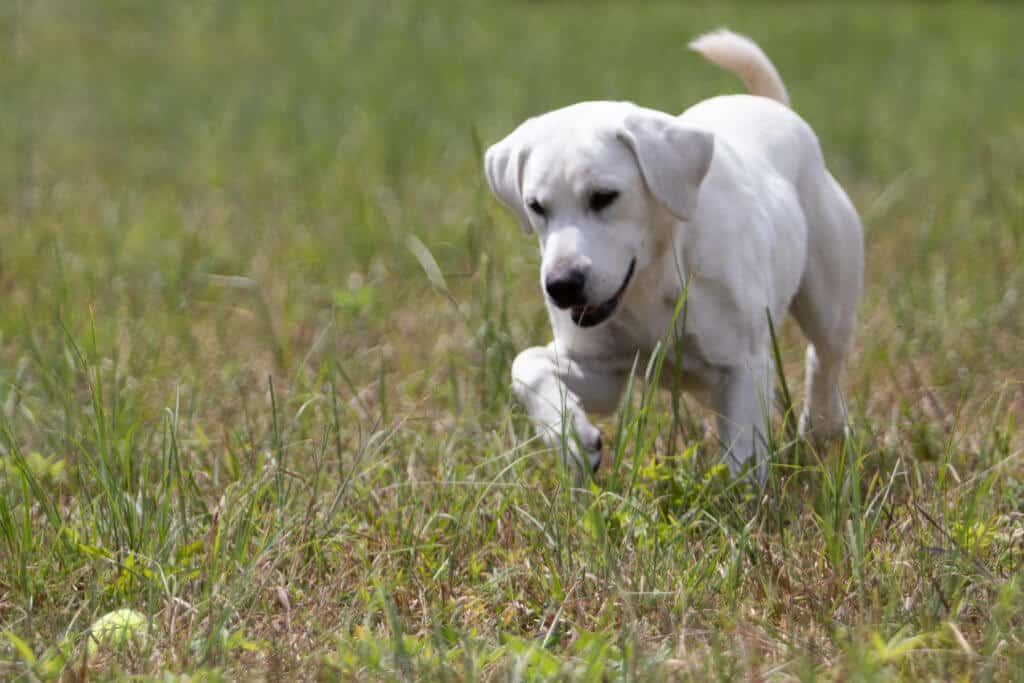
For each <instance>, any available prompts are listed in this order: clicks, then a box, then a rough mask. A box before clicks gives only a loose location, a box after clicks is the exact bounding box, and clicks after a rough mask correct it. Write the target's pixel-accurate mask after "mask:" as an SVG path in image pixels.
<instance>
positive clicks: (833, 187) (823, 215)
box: [791, 171, 864, 443]
mask: <svg viewBox="0 0 1024 683" xmlns="http://www.w3.org/2000/svg"><path fill="white" fill-rule="evenodd" d="M812 190H813V191H812V192H809V193H807V192H805V193H804V194H803V197H802V203H803V205H804V210H805V212H806V213H807V224H808V248H807V263H806V267H805V270H804V275H803V279H802V280H801V283H800V288H799V290H798V291H797V293H796V296H795V297H794V299H793V303H792V306H791V311H792V313H793V317H795V318H796V320H797V322H798V323H799V324H800V328H801V329H802V330H803V332H804V334H805V335H806V336H807V338H808V340H809V341H810V345H809V346H808V347H807V379H806V382H807V385H806V386H807V395H806V399H805V400H806V403H805V404H804V409H803V413H802V414H801V416H800V433H801V434H802V435H804V436H806V437H809V438H811V439H812V440H813V441H815V442H818V443H821V442H824V441H825V440H828V439H832V438H835V437H838V436H840V435H841V434H842V432H843V428H844V427H845V425H846V409H845V407H844V405H843V401H842V396H841V394H840V388H839V381H840V376H841V375H842V372H843V368H844V367H845V365H846V358H847V356H848V355H849V353H850V349H851V347H852V345H853V334H854V329H855V327H856V324H857V307H858V305H859V303H860V297H861V289H862V287H863V277H864V275H863V273H864V243H863V239H864V238H863V230H862V228H861V224H860V219H859V218H858V217H857V213H856V211H855V210H854V208H853V205H852V204H851V203H850V200H849V198H848V197H847V196H846V193H845V192H843V190H842V189H841V188H840V187H839V185H838V184H837V183H836V182H835V180H833V178H832V176H831V175H829V174H828V172H827V171H825V172H824V176H823V177H820V178H819V179H818V183H816V186H815V187H813V188H812Z"/></svg>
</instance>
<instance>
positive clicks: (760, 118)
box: [485, 30, 864, 480]
mask: <svg viewBox="0 0 1024 683" xmlns="http://www.w3.org/2000/svg"><path fill="white" fill-rule="evenodd" d="M690 47H692V48H693V49H694V50H696V51H697V52H699V53H701V54H702V55H704V57H706V58H707V59H709V60H710V61H712V62H714V63H716V64H718V65H720V66H722V67H724V68H726V69H729V70H730V71H733V72H735V73H736V74H737V75H739V76H740V77H741V78H742V79H743V80H744V82H745V83H746V85H747V87H748V89H749V90H750V92H751V93H752V95H730V96H723V97H714V98H712V99H709V100H705V101H703V102H700V103H699V104H697V105H695V106H693V107H691V108H690V109H688V110H686V111H685V112H683V114H682V115H680V116H679V117H673V116H669V115H668V114H664V113H661V112H658V111H654V110H651V109H646V108H643V107H638V106H636V105H634V104H631V103H628V102H584V103H581V104H575V105H572V106H569V107H566V108H564V109H559V110H557V111H553V112H550V113H547V114H544V115H542V116H538V117H536V118H531V119H529V120H527V121H526V122H525V123H523V124H522V125H521V126H519V127H518V128H517V129H516V130H515V131H513V132H512V133H511V134H510V135H509V136H508V137H506V138H505V139H504V140H502V141H501V142H498V143H497V144H495V145H493V146H492V147H491V148H490V149H489V150H488V151H487V155H486V160H485V166H486V174H487V180H488V182H489V184H490V186H491V189H492V190H493V192H494V194H495V195H496V196H497V197H498V199H500V200H501V202H502V203H503V204H505V205H506V206H507V207H508V208H509V209H511V210H512V212H513V213H514V214H515V215H516V218H517V219H518V220H519V223H520V224H521V225H522V227H523V230H524V231H526V232H527V233H529V232H531V231H536V232H537V234H538V236H539V238H540V247H541V253H542V263H541V286H542V287H543V289H544V291H545V293H546V295H547V296H546V303H547V307H548V313H549V316H550V319H551V326H552V328H553V330H554V341H553V342H551V343H550V344H548V345H547V346H538V347H533V348H529V349H526V350H525V351H523V352H522V353H520V354H519V355H518V356H517V357H516V359H515V362H514V363H513V366H512V378H513V387H514V391H515V393H516V396H517V397H518V398H519V400H520V401H522V403H523V404H524V406H525V408H526V410H527V412H528V413H529V415H530V417H531V419H532V421H533V422H534V423H535V424H536V425H537V427H538V429H539V433H540V434H541V436H542V437H543V438H544V439H545V441H546V442H547V443H548V444H549V445H551V446H552V447H554V448H556V449H558V450H559V452H560V453H561V454H562V456H563V458H564V459H565V460H567V461H568V462H570V463H573V464H575V465H577V466H579V467H581V468H582V467H584V466H587V465H589V466H590V467H592V468H594V469H596V468H597V466H598V465H599V464H600V460H601V435H600V432H599V431H598V429H597V428H596V427H594V425H593V424H592V423H591V422H590V420H589V419H588V417H587V412H590V411H593V412H597V413H601V412H611V411H614V410H615V409H616V407H617V406H618V403H619V401H620V399H621V396H622V394H623V391H624V389H625V386H626V383H627V381H628V377H629V374H630V371H631V369H632V368H633V367H634V359H635V358H637V355H638V354H639V357H640V364H639V367H641V368H642V367H644V364H645V361H646V359H647V358H648V357H649V356H650V354H651V353H652V352H654V350H655V349H656V347H657V345H658V343H659V341H664V340H668V343H669V344H671V345H673V346H674V347H675V348H670V349H669V350H668V352H667V355H666V361H665V362H666V366H665V370H664V371H663V373H662V378H663V380H666V381H667V379H668V378H669V376H670V373H673V372H674V373H676V374H677V375H678V376H680V379H681V381H682V386H683V387H684V388H686V389H687V390H688V391H690V392H692V393H694V394H695V395H696V396H697V397H698V398H699V399H701V400H702V401H704V402H705V403H706V404H710V406H711V407H712V408H713V409H714V411H715V412H716V414H717V416H718V419H717V425H718V433H719V439H720V441H721V444H722V449H723V457H724V458H725V460H726V462H727V463H728V465H729V469H730V472H731V473H732V474H733V475H734V476H735V475H736V474H737V473H739V472H740V470H741V469H742V468H743V467H744V465H746V464H747V461H748V460H750V459H751V458H755V460H754V462H755V463H756V470H757V475H758V477H759V478H760V479H762V480H763V478H764V476H765V473H766V471H767V470H766V468H767V462H766V461H767V458H766V453H765V451H766V449H765V443H764V439H763V434H764V429H763V426H764V425H765V420H766V418H767V417H768V415H769V414H770V413H769V407H770V406H771V404H772V402H773V389H774V371H773V361H772V353H771V341H770V333H769V323H768V320H769V318H768V316H769V314H770V315H771V319H772V321H773V322H774V324H775V326H776V327H778V326H780V325H781V323H782V320H783V318H784V317H785V315H786V313H787V312H789V311H792V312H793V315H794V317H795V318H796V320H797V322H798V323H799V324H800V327H801V329H802V330H803V332H804V333H805V334H806V336H807V338H808V339H809V340H810V342H811V343H810V345H809V346H808V347H807V399H806V401H807V402H806V406H805V407H804V409H803V413H802V415H801V419H800V430H801V433H803V434H805V435H808V436H812V437H814V438H815V439H816V440H820V439H826V438H829V437H834V436H836V435H837V434H841V432H842V430H843V427H844V424H845V419H846V415H845V410H844V405H843V402H842V400H841V397H840V392H839V377H840V373H841V372H842V369H843V366H844V363H845V360H846V356H847V354H848V352H849V351H850V347H851V344H852V339H853V332H854V327H855V324H856V318H857V306H858V303H859V301H860V296H861V289H862V281H863V266H864V252H863V234H862V232H863V231H862V228H861V224H860V219H859V218H858V216H857V212H856V210H855V209H854V208H853V205H852V203H851V202H850V200H849V198H848V197H847V195H846V193H845V192H844V191H843V189H842V188H841V187H840V186H839V185H838V184H837V183H836V181H835V180H834V179H833V178H832V175H831V174H830V173H829V172H828V169H826V167H825V162H824V160H823V159H822V153H821V148H820V146H819V145H818V140H817V138H816V137H815V135H814V132H813V131H812V130H811V128H810V126H808V125H807V123H806V122H804V120H803V119H801V118H800V117H799V116H798V115H797V114H795V113H794V112H793V111H792V110H791V109H790V108H789V107H788V103H789V101H788V97H787V94H786V89H785V86H784V85H783V84H782V80H781V78H780V77H779V74H778V72H777V71H776V70H775V67H774V66H773V65H772V63H771V62H770V61H769V60H768V58H767V56H765V54H764V52H762V51H761V49H760V48H759V47H758V46H757V45H756V44H754V43H753V42H752V41H750V40H749V39H747V38H744V37H743V36H740V35H737V34H735V33H731V32H729V31H726V30H721V31H718V32H715V33H710V34H707V35H704V36H702V37H700V38H698V39H697V40H696V41H694V42H693V43H691V45H690ZM684 288H686V305H685V310H686V316H685V320H682V319H678V318H677V324H676V329H675V330H674V334H669V332H670V330H669V328H670V327H671V325H672V319H673V314H674V312H675V310H676V304H677V302H678V301H679V300H680V296H681V294H682V292H683V290H684ZM680 344H681V345H682V347H681V348H679V347H678V345H680ZM670 363H674V365H673V366H672V367H669V364H670Z"/></svg>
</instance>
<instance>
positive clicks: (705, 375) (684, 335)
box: [600, 301, 723, 393]
mask: <svg viewBox="0 0 1024 683" xmlns="http://www.w3.org/2000/svg"><path fill="white" fill-rule="evenodd" d="M659 303H665V302H659ZM674 304H675V302H674V301H673V302H672V305H671V306H667V305H664V306H662V307H660V308H663V309H664V310H658V311H652V310H648V311H644V312H643V313H644V315H637V314H636V313H635V312H633V311H628V310H627V311H622V312H621V313H620V315H618V316H616V317H615V318H614V319H612V320H611V321H609V324H608V326H607V330H605V334H604V335H603V339H602V340H601V342H600V343H601V345H602V347H603V349H602V351H603V354H602V355H607V356H612V357H615V358H616V359H617V361H618V362H617V363H616V364H620V365H625V366H628V367H632V365H633V362H634V359H637V365H636V368H637V372H638V373H639V374H641V375H643V374H644V373H645V372H646V370H647V367H648V365H649V364H650V363H651V361H652V360H653V358H654V354H655V352H657V353H659V354H660V353H661V352H662V345H664V346H665V349H664V354H665V355H664V364H663V367H662V371H661V383H662V384H663V385H665V386H679V387H681V388H682V389H685V390H687V391H691V392H696V393H700V392H703V391H707V390H710V389H711V388H712V387H714V386H715V385H717V384H718V383H719V381H720V380H721V377H722V374H723V368H722V367H721V366H720V365H717V364H715V363H714V362H713V361H712V356H711V355H710V354H709V353H707V344H708V340H707V339H704V338H703V336H702V335H701V334H700V333H699V331H695V330H694V329H693V328H692V327H689V329H686V328H687V327H688V326H684V321H682V320H680V318H681V317H682V316H681V315H680V316H678V317H676V325H675V327H676V334H669V330H670V328H671V327H672V320H673V314H674V312H675V310H674V308H675V305H674Z"/></svg>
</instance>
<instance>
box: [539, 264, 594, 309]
mask: <svg viewBox="0 0 1024 683" xmlns="http://www.w3.org/2000/svg"><path fill="white" fill-rule="evenodd" d="M586 281H587V276H586V275H585V274H584V273H583V271H582V270H580V269H579V268H566V269H565V270H559V271H556V272H553V273H549V274H548V276H547V277H546V278H545V279H544V289H546V290H547V291H548V296H549V297H551V300H552V301H554V302H555V305H556V306H558V307H559V308H569V307H570V306H581V305H583V304H585V303H586V301H584V300H583V285H584V284H586Z"/></svg>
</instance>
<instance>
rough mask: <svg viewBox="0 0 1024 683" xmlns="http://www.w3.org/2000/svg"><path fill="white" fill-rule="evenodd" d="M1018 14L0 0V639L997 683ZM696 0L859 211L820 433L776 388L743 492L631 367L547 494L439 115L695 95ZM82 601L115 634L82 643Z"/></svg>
mask: <svg viewBox="0 0 1024 683" xmlns="http://www.w3.org/2000/svg"><path fill="white" fill-rule="evenodd" d="M1022 20H1024V9H1021V8H1017V7H1016V6H1014V5H1012V4H980V3H979V4H971V5H950V4H944V3H921V4H912V5H899V6H891V5H883V4H870V5H859V4H858V6H853V4H851V3H846V4H834V5H833V4H828V5H825V4H822V5H818V4H814V5H811V4H792V5H790V4H775V3H772V4H770V5H769V4H761V3H744V4H738V3H736V4H734V3H719V2H716V3H707V4H700V3H694V4H690V5H687V6H683V4H682V3H674V2H671V3H670V2H665V3H645V4H643V5H642V6H634V5H632V4H629V3H573V2H559V3H531V2H519V3H497V2H495V3H484V4H481V3H458V2H455V1H454V0H452V1H450V2H441V3H432V4H431V3H415V2H411V0H395V1H394V2H390V3H369V2H359V1H357V2H351V3H296V6H292V5H291V4H288V3H277V2H271V1H269V0H250V1H247V2H244V3H241V2H231V1H230V0H219V1H215V2H196V1H193V0H183V1H181V2H173V3H133V2H127V1H125V0H115V1H112V2H105V3H72V2H66V0H37V1H35V2H28V1H27V0H14V1H13V2H9V3H6V4H4V5H3V6H2V8H0V45H2V46H3V51H4V55H5V58H4V59H2V60H0V84H2V91H3V93H4V106H3V107H2V108H0V152H2V153H0V677H3V678H5V679H7V680H51V679H57V678H60V677H62V676H63V677H64V678H65V679H67V680H84V678H85V677H92V678H127V677H133V679H134V680H137V679H139V678H142V679H154V680H190V679H193V678H195V679H201V680H235V679H248V678H252V677H258V678H265V679H267V680H291V679H295V678H319V679H322V680H336V679H342V680H348V679H353V678H355V679H367V680H371V679H398V680H401V679H421V680H422V679H434V680H465V679H487V680H505V679H508V680H519V679H530V680H548V679H561V680H565V679H575V680H599V679H602V678H606V679H609V680H611V679H638V680H645V679H650V680H664V679H665V678H677V679H705V678H749V679H760V678H768V677H771V678H779V679H801V680H812V679H819V678H820V679H826V680H828V679H840V680H854V679H856V680H868V679H879V680H881V679H885V680H888V679H891V678H894V677H896V678H903V679H914V680H916V679H972V680H974V679H977V680H1006V679H1014V678H1016V679H1020V678H1021V676H1022V674H1021V672H1022V671H1024V623H1022V621H1024V610H1022V609H1021V605H1022V604H1024V574H1022V560H1024V464H1022V452H1024V451H1022V449H1024V430H1022V426H1021V420H1022V417H1024V384H1022V379H1024V378H1022V375H1021V369H1022V360H1024V316H1022V315H1021V311H1022V310H1024V309H1022V303H1021V297H1022V293H1024V266H1022V265H1021V264H1022V263H1024V239H1022V238H1024V234H1022V226H1024V193H1022V191H1021V187H1024V184H1022V180H1024V157H1022V156H1021V154H1020V150H1021V149H1024V117H1022V114H1021V112H1024V90H1022V89H1021V88H1019V87H1017V86H1018V84H1019V83H1020V81H1021V77H1022V75H1024V61H1022V59H1021V56H1020V50H1019V36H1018V33H1019V32H1018V30H1017V27H1018V26H1019V25H1020V23H1021V21H1022ZM723 24H724V25H729V26H730V27H732V28H734V29H736V30H740V31H744V32H747V33H750V34H751V35H753V36H755V37H756V38H757V39H758V41H759V42H761V44H762V45H763V46H764V47H765V49H766V50H767V52H768V53H769V54H770V55H771V56H772V57H773V59H774V60H775V61H776V63H777V65H778V66H779V69H780V71H781V72H782V74H783V77H784V78H785V80H786V83H787V85H788V87H789V90H790V93H791V95H792V98H793V101H794V103H795V107H796V108H797V109H798V111H800V112H801V113H802V114H803V115H804V116H805V117H806V118H807V119H808V120H809V121H810V122H812V124H813V125H814V127H815V129H816V130H817V131H818V133H819V135H820V137H821V140H822V144H823V146H824V148H825V151H826V156H827V158H828V160H829V162H830V165H831V167H832V169H833V171H834V172H835V174H836V175H837V176H838V178H839V179H840V180H841V182H842V183H843V184H844V186H846V187H847V188H848V189H849V190H850V192H851V194H852V196H853V198H854V200H855V203H856V204H857V206H858V207H859V208H860V210H861V212H862V214H863V216H864V218H865V223H866V228H867V256H868V272H867V293H866V298H865V301H864V305H863V307H862V316H861V318H862V322H861V325H860V328H859V332H858V339H857V347H856V352H855V354H854V356H853V359H852V363H851V367H850V369H849V372H848V374H847V377H846V380H845V386H846V389H847V396H846V398H847V400H848V403H849V406H850V408H851V413H852V415H853V416H854V423H853V429H852V432H851V437H850V438H849V439H848V440H847V441H846V442H845V443H844V444H841V445H838V446H836V447H835V448H834V449H833V450H831V451H829V452H823V453H814V452H811V451H809V450H808V449H807V448H806V447H804V446H802V445H800V444H797V443H795V442H794V441H793V440H792V439H791V438H790V436H789V433H788V432H787V431H786V429H785V428H784V424H783V420H782V419H781V417H780V418H779V419H778V420H777V422H776V425H775V427H776V428H775V429H774V430H773V431H774V434H775V436H774V444H773V448H774V449H775V451H776V462H777V466H776V467H775V468H774V469H773V472H772V476H771V482H770V485H769V488H768V490H767V491H766V492H765V494H764V495H763V496H755V497H752V492H751V491H749V490H745V489H742V488H737V487H735V486H731V485H729V484H728V482H727V481H726V479H725V477H724V476H723V474H722V472H721V471H720V469H718V468H716V467H713V466H712V461H713V458H712V456H713V453H714V437H713V435H708V434H706V433H705V428H704V425H705V417H706V414H705V413H704V412H702V411H701V410H700V409H699V408H697V407H696V406H695V405H693V404H692V403H691V402H689V401H688V400H686V399H681V398H680V397H679V396H678V395H675V394H673V393H671V392H658V391H654V390H652V389H651V388H650V385H649V383H647V382H646V381H645V378H649V376H650V373H653V372H655V369H653V368H651V369H644V368H641V369H640V372H639V373H638V376H637V378H636V379H635V380H634V383H633V386H632V388H631V399H630V400H629V401H627V403H626V405H625V406H624V408H623V410H622V411H621V413H620V415H618V416H616V417H613V418H610V419H608V420H606V421H605V422H604V423H603V427H604V431H605V435H606V437H609V438H606V440H605V442H606V443H608V444H613V445H614V446H613V449H612V450H613V452H612V453H611V457H610V458H609V460H611V461H613V466H611V467H608V466H606V468H605V469H604V470H603V471H602V472H601V473H600V474H599V475H598V477H597V479H596V481H595V483H594V484H593V485H591V486H589V487H588V488H585V489H580V490H573V487H572V485H571V484H572V477H571V476H570V475H567V474H566V473H565V472H563V471H562V470H561V468H560V467H558V466H557V464H556V463H557V459H556V457H555V456H554V455H553V454H551V453H549V452H545V451H544V450H543V449H542V448H541V447H540V446H539V445H538V444H537V443H536V441H535V440H533V439H532V438H531V437H530V430H529V428H528V425H527V424H526V422H525V420H524V417H523V415H522V413H521V412H520V410H519V409H518V408H517V407H516V405H515V404H514V401H513V400H512V398H511V396H510V391H509V386H508V384H509V366H510V363H511V361H512V359H513V358H514V356H515V354H516V353H517V351H519V350H521V349H523V348H525V347H526V346H528V345H530V344H536V343H542V342H544V341H546V340H547V338H548V335H549V332H548V330H547V323H546V317H545V314H544V311H543V307H542V305H541V301H540V296H539V292H538V287H537V284H536V278H537V263H538V258H537V255H536V247H535V245H534V244H533V243H532V241H531V240H528V239H524V238H522V236H521V235H520V234H519V231H518V228H516V227H515V225H514V223H513V221H512V220H511V218H510V217H509V216H507V215H506V214H505V213H504V212H503V211H502V210H501V209H500V207H499V206H498V205H497V203H496V202H495V201H494V200H492V199H491V198H490V196H489V194H488V192H487V190H486V186H485V183H484V181H483V178H482V172H481V160H480V157H481V149H482V147H484V146H485V145H486V144H488V143H489V142H490V141H493V140H496V139H498V138H499V137H500V136H501V135H503V134H504V133H505V132H507V131H508V130H510V129H511V128H512V127H513V126H514V125H516V124H517V123H518V122H519V121H521V120H522V119H523V118H525V117H526V116H528V115H531V114H535V113H538V112H541V111H544V110H547V109H551V108H554V107H557V106H560V105H564V104H567V103H569V102H572V101H576V100H580V99H594V98H610V99H615V98H622V99H631V100H634V101H637V102H640V103H643V104H646V105H649V106H653V107H656V108H660V109H665V110H669V111H673V110H676V111H677V110H681V109H682V108H684V107H685V106H687V105H688V104H689V103H692V102H694V101H697V100H699V99H701V98H703V97H706V96H709V95H712V94H715V93H721V92H732V91H736V90H738V89H739V87H740V86H739V84H738V83H737V82H736V81H735V80H734V79H733V78H732V77H730V76H729V75H727V74H724V73H722V72H720V71H717V70H716V69H714V68H713V67H711V66H709V65H706V64H703V63H701V62H700V61H699V60H698V58H697V57H696V56H694V55H691V54H688V53H687V51H686V50H685V48H684V46H685V43H686V41H687V40H688V39H689V38H691V37H692V36H694V35H695V34H696V33H698V32H700V31H703V30H706V29H709V28H713V27H715V26H718V25H723ZM779 333H780V334H779V354H780V357H781V358H782V360H783V365H784V367H785V372H786V375H787V377H788V385H789V387H792V388H793V389H794V397H793V400H794V401H795V402H797V403H798V402H799V400H800V399H801V397H800V392H799V391H798V390H796V388H797V387H799V386H800V382H799V379H800V377H801V373H802V370H801V368H800V360H801V357H802V349H803V343H802V341H801V339H800V338H799V335H798V334H796V333H795V332H794V331H793V329H791V327H790V326H788V325H787V326H782V327H781V329H780V330H779ZM645 370H646V372H645ZM663 371H664V372H669V371H670V366H669V365H668V364H666V366H665V367H664V368H663ZM120 608H132V609H135V610H138V611H139V612H141V613H143V614H144V615H145V617H146V619H147V621H148V623H149V628H148V632H149V637H148V638H146V639H145V641H141V640H139V641H136V642H135V644H134V645H129V646H123V647H116V648H113V647H106V648H99V649H98V651H97V653H96V654H95V655H94V656H88V648H87V647H86V642H87V636H88V631H89V626H90V624H91V623H93V622H94V621H95V620H96V619H98V618H99V617H101V616H102V615H104V614H106V613H108V612H110V611H112V610H115V609H120Z"/></svg>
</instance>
